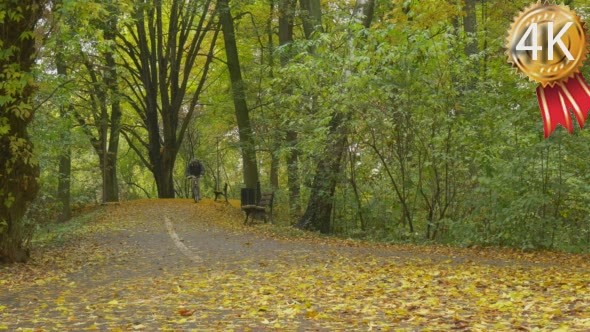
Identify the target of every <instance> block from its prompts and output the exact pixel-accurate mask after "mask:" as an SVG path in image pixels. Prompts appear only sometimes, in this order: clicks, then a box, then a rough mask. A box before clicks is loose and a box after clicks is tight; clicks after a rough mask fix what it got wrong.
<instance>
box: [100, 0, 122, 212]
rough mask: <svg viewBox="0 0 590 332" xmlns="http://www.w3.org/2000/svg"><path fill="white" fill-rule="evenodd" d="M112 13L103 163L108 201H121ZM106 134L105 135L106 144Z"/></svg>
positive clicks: (108, 32)
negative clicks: (107, 119)
mask: <svg viewBox="0 0 590 332" xmlns="http://www.w3.org/2000/svg"><path fill="white" fill-rule="evenodd" d="M110 12H111V15H110V16H109V19H108V21H107V23H106V28H105V29H104V38H105V41H107V42H109V44H108V47H107V50H106V52H105V54H104V56H105V61H106V65H107V68H106V70H105V74H104V76H103V81H104V84H105V86H106V88H107V90H108V93H109V97H110V98H109V100H110V107H111V119H110V120H111V121H110V128H109V133H110V135H109V138H108V148H107V158H106V162H105V163H104V164H103V165H104V169H103V172H104V173H105V174H104V177H103V179H104V181H105V183H104V190H105V201H106V202H118V201H119V183H118V181H117V157H118V155H119V135H120V132H121V114H122V113H121V102H120V96H119V84H118V80H119V76H118V73H117V64H116V63H115V46H114V43H115V38H116V35H117V17H118V15H117V14H116V11H115V9H114V5H113V8H111V11H110ZM106 139H107V138H106V136H105V137H104V140H105V144H106Z"/></svg>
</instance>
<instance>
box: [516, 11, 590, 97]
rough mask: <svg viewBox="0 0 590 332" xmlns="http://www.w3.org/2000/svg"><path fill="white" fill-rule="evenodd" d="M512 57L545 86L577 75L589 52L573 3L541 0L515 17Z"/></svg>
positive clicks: (584, 33)
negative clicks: (552, 2)
mask: <svg viewBox="0 0 590 332" xmlns="http://www.w3.org/2000/svg"><path fill="white" fill-rule="evenodd" d="M506 48H507V55H508V61H509V62H510V63H512V65H513V66H514V67H516V68H518V70H519V71H520V72H522V73H523V74H525V75H526V76H528V77H529V78H530V79H531V80H532V81H535V82H538V83H540V84H541V86H542V87H546V86H554V85H555V84H556V83H560V82H565V81H567V80H568V79H569V78H571V77H574V75H575V74H577V73H578V72H579V69H580V67H582V65H583V64H584V61H585V60H586V57H587V54H588V39H587V35H586V32H585V30H584V23H583V22H582V20H581V19H580V17H579V16H578V15H577V14H576V13H575V12H574V11H573V10H571V9H570V8H569V7H567V6H564V5H555V4H549V3H541V2H538V3H536V4H533V5H531V6H529V7H527V8H526V9H524V10H523V11H522V12H520V13H519V15H518V16H517V17H515V19H514V22H513V23H512V26H511V27H510V30H509V31H508V37H507V43H506Z"/></svg>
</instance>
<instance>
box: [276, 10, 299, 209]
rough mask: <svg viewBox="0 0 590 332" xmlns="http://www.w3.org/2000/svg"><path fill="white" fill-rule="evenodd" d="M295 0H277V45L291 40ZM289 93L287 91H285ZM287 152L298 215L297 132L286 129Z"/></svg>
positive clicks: (287, 56)
mask: <svg viewBox="0 0 590 332" xmlns="http://www.w3.org/2000/svg"><path fill="white" fill-rule="evenodd" d="M296 5H297V2H296V0H280V1H279V45H281V46H282V47H285V45H288V44H291V43H292V42H293V25H294V14H295V10H296ZM291 57H292V52H290V51H289V50H286V51H284V52H282V53H281V66H286V65H287V64H288V63H289V61H290V60H291ZM287 93H289V91H287ZM286 142H287V146H288V147H289V154H288V156H287V187H288V188H289V210H290V213H291V215H293V216H299V215H300V214H301V203H300V199H299V196H300V191H301V184H300V180H299V179H300V177H299V150H298V149H297V132H296V131H294V130H287V135H286Z"/></svg>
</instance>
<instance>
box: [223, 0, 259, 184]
mask: <svg viewBox="0 0 590 332" xmlns="http://www.w3.org/2000/svg"><path fill="white" fill-rule="evenodd" d="M218 6H219V20H220V23H221V28H222V31H223V41H224V44H225V54H226V57H227V68H228V70H229V76H230V79H231V87H232V96H233V101H234V107H235V112H236V119H237V122H238V130H239V135H240V146H241V149H242V165H243V169H242V171H243V177H244V183H245V184H246V187H248V188H256V184H257V183H258V165H257V164H256V149H255V147H256V143H255V142H254V135H253V133H252V127H251V126H250V115H249V110H248V105H247V103H246V88H245V86H244V81H243V79H242V70H241V67H240V59H239V56H238V47H237V44H236V36H235V30H234V19H233V17H232V16H231V12H230V8H229V3H228V0H219V2H218Z"/></svg>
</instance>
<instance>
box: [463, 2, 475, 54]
mask: <svg viewBox="0 0 590 332" xmlns="http://www.w3.org/2000/svg"><path fill="white" fill-rule="evenodd" d="M476 4H477V0H465V18H464V19H463V29H464V31H465V35H466V36H467V38H468V40H467V43H466V44H465V54H467V55H468V56H469V55H473V54H477V38H476V33H477V13H476V11H475V5H476Z"/></svg>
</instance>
